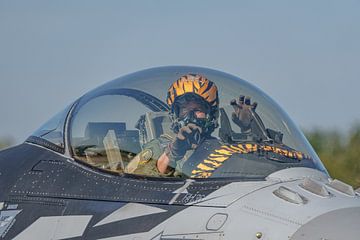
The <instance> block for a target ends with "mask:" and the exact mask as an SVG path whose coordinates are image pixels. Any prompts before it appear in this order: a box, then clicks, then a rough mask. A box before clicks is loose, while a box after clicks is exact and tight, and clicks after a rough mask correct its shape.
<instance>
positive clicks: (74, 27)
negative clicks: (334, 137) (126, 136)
mask: <svg viewBox="0 0 360 240" xmlns="http://www.w3.org/2000/svg"><path fill="white" fill-rule="evenodd" d="M359 12H360V2H359V1H331V0H326V1H325V0H319V1H253V0H252V1H250V0H249V1H134V0H131V1H109V0H108V1H89V0H87V1H80V0H79V1H70V0H62V1H16V0H3V1H0V36H1V37H0V111H1V115H0V116H1V124H0V137H8V136H11V137H13V138H14V140H15V142H16V143H20V142H22V141H23V140H24V139H25V138H26V137H27V136H28V135H30V134H31V133H32V132H33V131H34V130H36V129H37V128H38V127H39V126H40V125H41V124H42V123H44V122H45V121H46V120H47V119H49V118H50V117H51V116H52V115H54V114H55V113H57V112H59V111H60V110H62V109H63V108H64V107H65V106H66V105H67V104H69V103H70V102H72V101H73V100H75V99H76V98H78V97H79V96H80V95H82V94H84V93H85V92H87V91H88V90H91V89H93V88H94V87H96V86H98V85H100V84H103V83H104V82H106V81H109V80H111V79H114V78H116V77H119V76H122V75H124V74H127V73H131V72H134V71H138V70H141V69H144V68H149V67H154V66H163V65H196V66H204V67H210V68H215V69H218V70H222V71H225V72H228V73H231V74H234V75H237V76H239V77H241V78H243V79H245V80H247V81H249V82H251V83H253V84H255V85H256V86H258V87H260V88H261V89H263V90H264V91H265V92H267V93H268V94H269V95H270V96H272V97H273V98H274V99H275V100H276V101H277V102H278V103H279V104H280V105H281V106H283V107H284V109H285V110H286V111H287V112H288V113H289V115H290V116H291V117H292V118H293V119H294V120H295V122H296V123H297V124H298V125H300V126H301V127H302V128H305V129H311V128H314V127H323V128H329V129H331V128H339V129H343V130H347V129H348V128H349V127H350V126H351V125H352V124H353V123H355V122H357V121H360V108H359V107H358V103H359V102H360V97H359V89H360V77H359V76H360V67H359V63H360V44H359V43H360V14H359Z"/></svg>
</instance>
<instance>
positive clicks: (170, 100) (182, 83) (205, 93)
mask: <svg viewBox="0 0 360 240" xmlns="http://www.w3.org/2000/svg"><path fill="white" fill-rule="evenodd" d="M187 96H189V97H190V96H194V97H196V98H198V99H201V100H202V102H203V103H205V104H206V105H207V107H208V109H209V110H210V111H209V117H208V119H207V124H206V125H207V126H208V127H209V132H211V131H213V130H214V129H215V128H216V127H217V118H218V115H219V114H218V111H219V97H218V89H217V87H216V85H215V83H213V82H212V81H210V80H208V79H207V78H206V77H204V76H201V75H199V74H187V75H184V76H182V77H180V78H179V79H178V80H176V81H175V82H174V83H173V84H171V86H170V88H169V89H168V92H167V98H166V102H167V104H168V105H169V107H170V109H171V113H172V114H175V116H177V115H178V114H177V110H176V105H177V103H178V102H180V101H183V100H184V98H185V99H187Z"/></svg>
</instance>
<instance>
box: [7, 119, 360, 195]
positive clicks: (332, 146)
mask: <svg viewBox="0 0 360 240" xmlns="http://www.w3.org/2000/svg"><path fill="white" fill-rule="evenodd" d="M304 132H305V135H306V137H307V138H308V140H309V141H310V143H311V145H312V146H313V147H314V149H315V151H316V152H317V154H318V155H319V157H320V159H321V160H322V162H323V163H324V165H325V167H326V168H327V170H328V171H329V173H330V175H331V177H333V178H336V179H339V180H342V181H344V182H346V183H349V184H351V185H352V186H353V187H354V188H355V189H356V188H359V187H360V123H357V124H355V125H353V126H352V127H351V128H350V130H348V131H347V132H342V131H340V130H325V129H320V128H315V129H312V130H304ZM13 144H14V140H13V139H12V138H10V137H9V138H3V139H0V149H3V148H6V147H9V146H11V145H13Z"/></svg>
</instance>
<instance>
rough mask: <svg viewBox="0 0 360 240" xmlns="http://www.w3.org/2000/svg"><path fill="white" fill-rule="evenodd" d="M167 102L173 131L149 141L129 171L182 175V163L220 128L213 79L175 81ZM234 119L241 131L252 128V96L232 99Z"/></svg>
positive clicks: (194, 76) (193, 77)
mask: <svg viewBox="0 0 360 240" xmlns="http://www.w3.org/2000/svg"><path fill="white" fill-rule="evenodd" d="M166 101H167V104H168V105H169V107H170V113H169V114H170V118H171V120H172V127H171V130H172V132H173V133H174V134H172V136H170V135H162V136H161V137H159V138H157V139H153V140H151V141H150V142H149V143H147V144H146V145H145V146H144V148H143V151H142V152H141V153H140V154H138V155H137V156H136V157H135V159H134V160H133V161H131V162H130V163H129V164H128V166H127V167H126V169H125V172H127V173H134V174H140V175H147V176H176V177H177V176H180V177H181V175H182V170H181V169H182V166H183V164H184V163H185V162H186V160H187V159H189V157H190V156H191V155H192V154H193V153H194V151H195V150H196V149H197V148H198V147H199V145H200V144H203V143H204V142H206V141H209V140H214V139H215V140H216V141H218V140H217V139H216V138H214V137H212V136H211V134H212V133H213V131H214V130H215V129H216V128H217V127H218V116H219V97H218V88H217V86H216V85H215V83H214V82H212V81H210V80H208V79H207V78H205V77H204V76H201V75H198V74H187V75H184V76H182V77H180V78H179V79H178V80H176V81H175V82H174V83H173V84H172V85H171V86H170V88H169V89H168V92H167V99H166ZM231 105H232V106H233V107H234V112H233V114H232V120H233V122H234V123H235V124H237V125H238V126H239V127H240V128H241V130H242V132H248V131H249V130H250V126H251V121H252V115H251V112H250V111H251V109H255V108H256V103H254V104H252V105H251V104H250V98H245V97H244V96H240V98H239V100H238V101H236V100H233V101H232V102H231Z"/></svg>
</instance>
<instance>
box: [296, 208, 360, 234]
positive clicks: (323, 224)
mask: <svg viewBox="0 0 360 240" xmlns="http://www.w3.org/2000/svg"><path fill="white" fill-rule="evenodd" d="M359 222H360V207H352V208H343V209H338V210H334V211H331V212H328V213H325V214H323V215H320V216H318V217H316V218H314V219H312V220H311V221H309V222H308V223H306V224H304V225H303V226H302V227H300V228H299V229H298V230H297V231H296V232H295V233H294V235H293V236H292V237H291V238H290V239H291V240H315V239H316V240H320V239H321V240H334V239H360V227H359Z"/></svg>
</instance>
